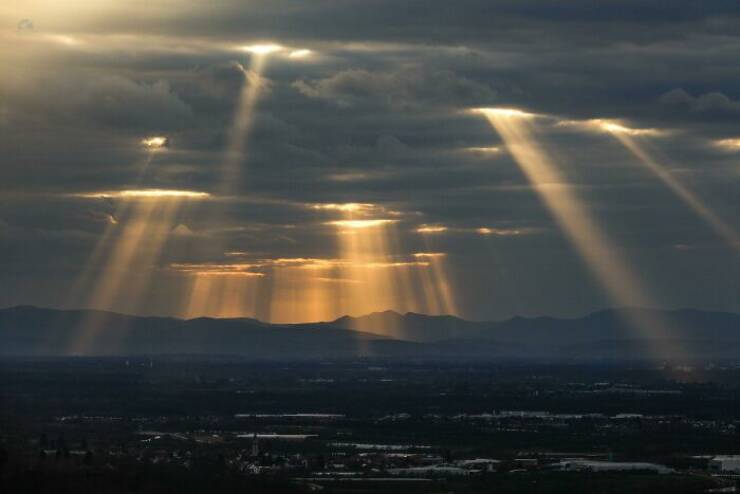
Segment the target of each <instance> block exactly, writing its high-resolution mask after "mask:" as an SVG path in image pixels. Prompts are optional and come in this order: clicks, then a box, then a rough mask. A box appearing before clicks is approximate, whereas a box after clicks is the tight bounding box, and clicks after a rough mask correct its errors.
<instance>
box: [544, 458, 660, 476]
mask: <svg viewBox="0 0 740 494" xmlns="http://www.w3.org/2000/svg"><path fill="white" fill-rule="evenodd" d="M549 468H551V469H554V470H562V471H567V472H573V471H575V472H655V473H659V474H667V473H674V472H675V470H673V469H672V468H669V467H667V466H665V465H658V464H657V463H642V462H620V461H590V460H568V461H561V462H559V463H554V464H552V465H550V466H549Z"/></svg>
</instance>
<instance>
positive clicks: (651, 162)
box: [603, 126, 740, 249]
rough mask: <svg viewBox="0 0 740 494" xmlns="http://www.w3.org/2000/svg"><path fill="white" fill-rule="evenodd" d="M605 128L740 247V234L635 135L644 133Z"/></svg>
mask: <svg viewBox="0 0 740 494" xmlns="http://www.w3.org/2000/svg"><path fill="white" fill-rule="evenodd" d="M603 129H604V130H606V131H607V132H609V133H610V134H611V135H613V136H614V137H615V138H616V139H617V140H618V141H619V142H620V143H621V144H622V145H623V146H624V147H625V148H626V149H627V150H629V151H630V152H631V153H632V155H633V156H634V157H635V158H637V159H638V161H639V162H640V163H641V164H642V165H643V166H644V167H645V168H647V169H648V170H649V171H650V172H652V173H653V174H654V175H655V176H656V177H658V178H659V179H660V180H661V181H662V182H663V184H665V185H666V186H667V187H668V188H669V189H670V190H671V191H672V192H673V193H674V194H676V195H677V196H678V197H679V198H680V199H681V200H682V201H683V202H684V203H685V204H686V205H687V206H688V207H689V208H691V210H693V211H694V213H696V214H697V216H699V217H700V218H701V219H703V220H704V221H705V222H706V223H707V224H708V225H709V226H710V228H711V229H712V230H713V231H714V232H715V233H716V234H717V235H718V236H719V237H720V238H722V239H723V240H724V241H725V242H726V243H727V244H728V245H730V246H731V247H733V248H735V249H740V234H738V232H737V231H735V229H734V228H732V227H731V226H730V225H729V224H727V223H726V222H725V221H724V220H722V218H720V217H719V216H717V214H716V213H715V212H714V211H712V210H711V209H710V208H709V207H707V205H706V204H705V203H704V201H702V200H701V199H700V198H699V197H698V196H697V195H696V194H695V193H694V192H693V191H691V190H690V189H689V188H687V187H686V186H685V185H684V184H683V183H682V182H681V181H680V180H678V179H677V178H676V177H675V176H674V175H673V174H672V173H671V172H670V171H669V170H668V169H667V168H666V167H664V166H663V165H662V164H661V163H659V162H658V161H657V160H656V159H655V158H654V157H653V155H652V154H651V153H649V152H648V151H647V150H646V148H645V146H643V145H642V144H641V143H640V142H639V141H638V138H639V137H635V136H640V135H643V134H639V133H638V134H635V133H633V132H625V131H623V130H621V129H625V127H620V129H619V130H615V129H614V128H613V127H611V126H604V127H603ZM628 130H629V129H628Z"/></svg>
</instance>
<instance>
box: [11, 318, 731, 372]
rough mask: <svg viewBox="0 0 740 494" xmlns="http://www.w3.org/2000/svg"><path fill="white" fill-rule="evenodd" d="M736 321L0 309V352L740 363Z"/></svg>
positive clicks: (267, 357) (93, 354)
mask: <svg viewBox="0 0 740 494" xmlns="http://www.w3.org/2000/svg"><path fill="white" fill-rule="evenodd" d="M628 310H629V311H643V312H646V311H652V312H655V313H656V314H657V315H658V316H660V317H661V318H662V319H663V320H664V321H666V322H667V324H668V326H669V327H670V334H669V336H667V337H666V336H665V335H663V336H661V335H660V334H658V333H655V334H646V333H641V332H638V331H637V330H635V329H633V328H631V327H629V325H628V324H627V323H626V322H625V320H626V318H625V317H623V316H624V312H626V311H628ZM738 343H740V315H738V314H732V313H723V312H708V311H699V310H688V309H686V310H676V311H658V310H655V311H653V310H651V309H612V310H604V311H599V312H595V313H592V314H589V315H587V316H585V317H582V318H576V319H557V318H550V317H539V318H522V317H515V318H512V319H509V320H505V321H500V322H471V321H466V320H463V319H460V318H457V317H453V316H428V315H422V314H414V313H407V314H404V315H402V314H398V313H395V312H392V311H387V312H382V313H374V314H370V315H367V316H362V317H357V318H354V317H349V316H345V317H342V318H340V319H337V320H336V321H332V322H319V323H310V324H291V325H284V324H283V325H281V324H269V323H264V322H261V321H258V320H255V319H247V318H241V319H213V318H197V319H189V320H183V319H177V318H167V317H138V316H129V315H122V314H116V313H109V312H100V311H89V310H71V311H66V310H65V311H63V310H54V309H43V308H38V307H30V306H18V307H12V308H7V309H3V310H0V355H1V356H6V357H22V356H69V355H83V356H105V355H110V356H114V355H121V356H123V355H194V356H236V357H239V358H243V359H251V360H286V359H287V360H291V359H297V360H318V359H327V358H334V359H336V358H340V359H341V358H358V357H380V358H389V359H394V358H403V359H407V358H415V359H422V360H450V361H454V360H485V361H488V360H529V361H531V360H538V361H542V360H544V361H619V360H643V359H655V358H663V359H678V360H699V361H709V360H727V359H737V358H740V345H739V344H738Z"/></svg>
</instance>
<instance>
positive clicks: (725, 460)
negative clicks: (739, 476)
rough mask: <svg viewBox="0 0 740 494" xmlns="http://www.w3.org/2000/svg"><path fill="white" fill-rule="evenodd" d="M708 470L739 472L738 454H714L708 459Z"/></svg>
mask: <svg viewBox="0 0 740 494" xmlns="http://www.w3.org/2000/svg"><path fill="white" fill-rule="evenodd" d="M709 471H710V472H713V473H740V455H731V456H715V457H714V458H712V459H711V460H709Z"/></svg>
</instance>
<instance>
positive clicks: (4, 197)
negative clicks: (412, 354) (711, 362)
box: [0, 0, 740, 318]
mask: <svg viewBox="0 0 740 494" xmlns="http://www.w3.org/2000/svg"><path fill="white" fill-rule="evenodd" d="M739 17H740V8H738V7H737V6H735V5H734V4H733V3H732V2H719V1H716V2H715V1H709V2H692V1H688V0H686V1H684V0H679V1H674V2H644V1H637V0H634V1H633V0H613V1H612V0H610V1H607V2H600V3H599V6H598V7H597V8H596V7H594V3H593V2H590V1H585V0H583V1H581V0H577V1H571V2H562V1H555V0H547V1H532V2H529V1H520V0H517V1H514V0H505V1H504V0H498V1H491V0H463V1H459V2H448V1H442V0H432V1H429V0H425V1H421V0H419V1H416V0H414V1H409V2H401V3H399V2H395V1H390V0H377V1H372V2H368V1H366V0H351V1H338V0H337V1H334V0H325V1H316V2H303V1H292V0H280V1H272V2H258V3H249V4H248V5H247V4H245V3H244V2H241V1H224V2H218V3H217V5H212V4H206V3H204V2H196V1H194V0H193V1H192V2H191V1H186V2H178V5H177V8H174V7H173V5H172V4H171V3H170V2H158V1H154V2H149V3H148V4H146V5H142V4H140V3H136V5H133V4H131V5H129V4H126V3H121V2H100V3H92V4H91V3H90V2H69V3H68V4H67V5H65V7H64V8H61V7H59V6H58V3H55V2H37V3H34V4H32V5H30V6H28V7H27V8H25V10H24V8H23V7H21V8H15V9H11V8H7V7H0V20H2V21H3V23H2V24H3V25H6V26H10V27H11V29H7V30H6V31H0V40H2V41H3V45H4V46H8V47H12V48H3V49H0V64H2V67H3V69H4V71H3V72H4V76H3V77H2V78H0V153H1V155H2V165H1V166H0V267H2V269H1V270H0V285H2V286H3V287H4V288H3V290H2V291H0V305H8V304H14V303H38V304H43V305H63V302H62V301H61V300H60V299H59V297H58V296H57V294H58V293H60V292H63V291H65V289H66V288H67V287H69V286H70V284H73V283H74V282H75V280H76V278H77V276H78V275H79V271H80V269H81V266H82V265H83V264H84V263H85V261H86V259H88V257H89V256H90V254H91V253H92V252H93V250H94V247H95V245H96V243H97V242H98V240H99V239H100V238H101V236H102V235H103V234H104V232H105V231H106V227H107V225H109V224H110V222H111V218H115V215H116V212H117V207H118V206H117V204H116V201H114V200H111V199H82V198H80V197H73V196H74V195H75V194H79V193H89V192H95V191H116V190H121V189H133V188H159V189H183V190H196V191H205V192H211V193H213V194H217V193H218V191H219V190H222V189H219V186H220V180H221V170H222V165H223V163H224V162H225V160H226V158H227V157H226V153H225V146H226V145H227V143H228V142H229V129H230V128H231V126H232V123H233V121H234V114H235V108H236V107H237V105H238V104H239V101H240V98H243V96H244V88H245V87H246V88H249V87H250V84H252V83H254V81H257V80H261V84H260V86H261V91H260V94H259V97H258V98H257V99H256V103H255V106H254V108H253V109H252V112H251V117H252V119H251V125H250V126H249V133H248V135H247V136H246V137H245V139H244V155H243V157H242V158H241V159H240V160H239V163H238V164H239V167H240V170H241V173H240V174H239V175H238V179H237V180H236V181H235V182H234V183H232V184H229V189H230V192H229V194H227V195H226V196H224V195H223V194H222V195H219V196H216V197H213V198H212V199H211V200H209V201H203V202H200V203H197V204H196V203H194V204H190V205H188V206H187V207H183V208H182V209H181V210H179V211H178V213H177V217H176V218H175V219H174V220H173V225H172V226H173V233H172V239H171V241H170V242H169V243H168V245H170V248H168V249H167V250H166V252H165V254H164V255H163V257H162V259H159V260H158V261H157V263H158V266H159V268H163V267H165V266H166V264H167V263H169V262H182V261H188V262H198V261H202V262H206V261H207V262H218V261H223V260H224V252H226V251H230V250H232V251H250V252H254V253H256V254H255V255H259V256H262V257H273V258H275V257H331V256H333V255H335V254H336V249H337V238H336V235H335V231H334V229H333V228H332V227H330V226H328V225H327V222H330V221H332V220H336V219H338V218H339V217H340V216H338V215H337V212H336V211H332V210H322V209H313V208H311V207H310V205H311V204H315V203H348V202H353V203H373V204H376V205H377V208H378V209H377V213H376V214H377V215H378V216H383V217H392V218H393V219H394V220H397V222H396V223H394V228H395V230H396V231H397V236H398V239H397V240H398V244H399V249H400V250H401V251H403V252H401V253H399V255H401V254H406V255H408V254H409V253H413V252H417V251H420V250H424V249H425V248H427V246H426V245H424V242H423V238H422V237H421V236H420V235H419V234H418V233H416V232H415V230H416V228H418V227H419V226H421V225H444V226H445V227H446V228H447V230H446V231H445V232H444V233H440V234H438V235H435V236H434V237H433V238H432V239H431V241H432V243H433V247H434V248H436V249H439V250H444V251H446V252H448V254H449V255H448V259H449V262H450V266H451V271H452V276H453V278H454V279H455V281H456V286H458V287H460V288H459V290H460V297H459V298H460V300H461V302H460V303H461V307H462V309H463V315H467V316H468V317H475V318H493V317H504V316H508V315H512V314H514V313H523V314H553V315H558V314H560V315H563V314H578V313H582V312H585V311H588V310H592V309H595V308H598V307H602V306H605V305H608V304H610V303H611V301H609V300H608V299H606V298H605V297H604V296H603V294H602V292H601V291H600V290H599V289H598V288H597V286H596V284H595V282H594V281H593V279H592V278H591V276H590V275H589V274H588V271H587V270H586V269H585V267H584V264H583V262H582V261H581V260H580V258H579V256H578V254H577V253H576V252H574V250H573V249H572V247H571V246H570V245H569V244H568V242H567V241H566V240H565V238H564V237H563V235H562V233H561V232H560V229H559V228H558V226H557V224H556V223H554V222H553V220H552V218H551V216H550V214H549V213H548V212H547V209H546V208H545V206H544V205H543V203H542V201H541V200H540V198H539V197H538V194H537V192H536V191H535V190H534V189H533V188H532V187H531V186H530V185H529V184H528V182H527V180H526V177H525V176H524V175H523V173H522V172H521V170H520V169H519V168H518V166H517V165H516V163H515V162H514V161H513V160H512V158H511V156H510V155H509V154H508V153H507V152H506V149H505V146H504V145H503V143H502V142H501V139H500V138H499V137H498V135H497V134H496V133H495V132H494V131H493V130H492V129H491V127H490V125H488V123H487V122H486V121H485V119H483V118H482V117H481V116H480V115H472V114H469V113H466V112H465V110H467V109H469V108H472V107H481V106H502V107H521V108H524V109H526V110H528V111H530V112H534V113H537V114H541V115H543V116H541V117H539V118H538V119H537V121H536V127H537V130H538V134H537V136H538V138H539V139H540V142H541V144H542V145H543V146H544V147H545V149H547V150H548V152H549V153H550V154H552V156H553V157H554V159H555V160H556V162H557V163H558V164H559V166H560V167H561V168H562V172H563V175H564V177H565V179H566V180H567V184H564V186H567V187H570V188H571V189H572V190H573V191H574V193H575V194H577V196H578V197H580V198H581V199H582V201H583V202H584V204H586V205H587V207H588V208H589V210H590V211H592V212H593V214H594V216H595V217H596V218H597V219H598V221H599V222H600V223H601V224H603V226H604V229H605V230H606V231H607V232H608V233H609V234H610V235H611V237H612V238H613V239H614V240H615V242H616V244H618V245H619V246H620V247H622V248H624V250H625V252H626V253H627V257H628V258H629V260H630V262H631V263H632V264H634V266H635V270H636V271H637V272H639V273H641V274H643V275H644V278H645V283H646V284H647V285H649V286H650V288H651V289H652V290H653V291H654V292H655V293H656V294H657V300H656V303H658V304H661V305H664V306H666V307H679V306H694V307H700V308H713V309H724V310H740V305H739V304H740V301H739V300H737V297H733V296H731V294H732V293H736V291H737V288H738V287H737V281H736V280H737V279H740V266H739V265H738V260H737V255H736V251H733V250H732V249H729V248H728V247H727V246H726V245H725V244H724V243H723V242H722V240H721V239H719V238H717V236H716V235H715V234H714V233H713V232H712V230H711V229H710V228H708V227H707V225H706V224H705V223H704V222H703V221H702V220H701V219H700V218H698V217H697V216H696V215H695V214H693V213H692V211H691V210H690V209H689V208H687V207H686V205H685V204H683V203H682V202H681V200H680V199H678V198H677V197H676V196H675V194H673V193H671V192H670V190H668V189H667V188H666V186H665V185H664V184H663V183H662V182H661V181H660V180H659V179H657V178H656V177H655V176H654V175H652V174H651V173H649V172H648V171H646V169H645V168H644V167H643V166H641V165H640V164H639V163H638V162H637V160H636V159H635V158H634V156H632V155H631V154H630V153H629V151H628V150H626V149H625V148H624V147H623V146H621V145H620V144H619V142H618V141H617V140H616V139H614V138H613V137H612V136H610V135H608V134H606V133H603V132H601V133H599V132H593V131H591V130H587V129H584V128H581V127H577V126H576V127H568V126H560V125H557V124H558V122H559V121H560V120H573V119H577V120H588V119H596V118H602V119H603V118H609V119H620V120H623V121H624V123H625V124H626V125H629V126H632V127H635V128H657V129H664V130H666V132H665V133H664V134H663V135H660V136H654V137H651V136H645V137H640V138H639V140H640V142H642V144H643V145H644V146H646V148H647V149H649V150H650V152H651V153H652V154H653V155H654V156H656V157H658V159H659V161H660V162H661V164H662V165H664V166H665V167H666V168H667V169H668V170H669V171H670V172H671V173H672V174H674V175H675V176H676V177H678V178H679V179H680V180H681V182H682V183H684V184H685V185H686V186H687V187H689V188H690V189H691V190H692V191H694V192H695V193H696V194H697V196H699V197H700V198H702V200H704V201H706V203H707V205H708V206H710V207H711V208H712V209H713V210H714V211H715V212H716V213H717V215H719V216H720V217H722V218H723V219H724V220H725V221H726V222H728V223H729V224H731V226H732V227H733V228H735V229H740V224H738V223H737V215H736V211H737V210H738V209H739V208H740V197H738V194H737V193H736V192H737V184H738V180H739V179H740V168H739V167H738V159H740V148H738V149H734V148H732V147H731V146H730V147H728V146H725V147H722V146H719V145H717V144H716V142H715V141H716V140H719V139H729V138H734V137H740V123H739V122H740V121H739V120H738V118H737V117H738V113H739V112H740V103H739V102H738V101H740V84H738V81H739V80H740V69H739V68H738V66H737V63H736V58H737V53H738V50H740V36H738V34H737V33H738V32H740V31H738V27H740V22H739V21H740V18H739ZM6 21H7V22H6ZM21 26H23V28H22V29H21V28H20V27H21ZM29 26H32V28H30V27H29ZM6 41H7V42H6ZM255 43H262V44H264V43H278V44H280V45H282V46H283V47H284V50H283V51H281V52H278V53H275V54H271V55H268V56H267V58H266V60H265V63H264V67H263V69H264V70H263V73H262V74H261V79H256V78H255V76H254V74H252V76H248V74H249V71H250V70H253V69H254V67H255V64H256V63H257V59H256V57H255V56H254V55H252V54H250V53H249V52H247V51H245V50H243V49H242V47H244V46H247V45H251V44H255ZM299 49H307V50H311V54H310V55H309V56H307V57H305V58H299V57H292V58H291V57H290V56H289V55H290V53H291V52H293V51H295V50H299ZM151 136H165V137H167V139H168V142H169V145H168V147H167V148H166V149H162V150H161V151H159V152H154V153H150V152H149V151H148V150H147V149H146V148H144V147H142V145H141V144H140V141H141V140H142V139H144V138H147V137H151ZM494 148H498V149H494ZM481 228H488V229H489V230H490V231H503V232H507V231H515V230H520V231H521V232H525V234H520V235H492V234H491V235H481V234H480V233H477V230H479V229H481ZM718 259H721V262H716V261H717V260H718ZM711 260H714V262H712V261H711ZM160 274H161V273H160ZM157 279H158V281H159V284H157V287H155V289H154V290H155V291H156V293H155V294H154V295H153V296H152V297H151V298H150V301H149V304H148V305H147V306H146V307H143V308H142V311H144V312H149V313H174V312H176V310H177V308H176V304H175V303H174V302H172V301H171V300H170V299H169V298H168V296H167V292H168V291H171V290H176V288H177V287H175V286H174V284H175V283H176V281H173V280H172V279H170V278H168V277H167V276H166V273H165V274H161V277H160V278H157Z"/></svg>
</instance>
